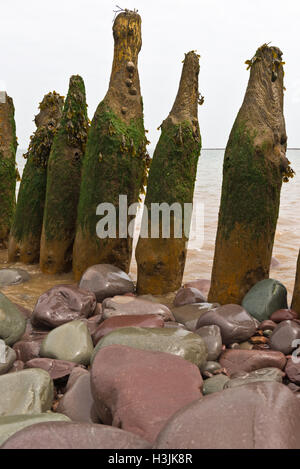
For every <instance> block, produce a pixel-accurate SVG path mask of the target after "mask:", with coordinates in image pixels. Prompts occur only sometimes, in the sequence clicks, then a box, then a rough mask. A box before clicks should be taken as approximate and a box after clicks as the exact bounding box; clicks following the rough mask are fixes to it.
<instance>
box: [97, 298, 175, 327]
mask: <svg viewBox="0 0 300 469" xmlns="http://www.w3.org/2000/svg"><path fill="white" fill-rule="evenodd" d="M102 311H103V319H109V318H112V317H113V316H125V315H129V316H133V315H134V316H136V315H138V316H140V315H144V314H155V315H158V316H161V317H162V318H163V320H164V321H174V316H173V314H172V313H171V311H170V310H169V308H168V307H167V306H166V305H163V304H160V303H158V302H156V301H149V300H147V299H145V298H139V297H134V296H127V295H126V296H125V295H123V296H120V295H119V296H114V297H113V298H106V299H105V300H104V301H103V303H102Z"/></svg>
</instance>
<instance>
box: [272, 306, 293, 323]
mask: <svg viewBox="0 0 300 469" xmlns="http://www.w3.org/2000/svg"><path fill="white" fill-rule="evenodd" d="M270 319H271V321H274V322H276V323H277V324H278V323H280V322H282V321H292V320H293V319H298V314H297V313H296V311H293V310H292V309H279V310H278V311H275V313H273V314H272V316H271V317H270Z"/></svg>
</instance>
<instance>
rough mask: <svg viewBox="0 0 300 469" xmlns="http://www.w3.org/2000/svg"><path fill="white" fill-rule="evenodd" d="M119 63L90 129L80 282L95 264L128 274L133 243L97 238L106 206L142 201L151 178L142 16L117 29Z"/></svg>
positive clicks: (78, 242) (123, 20) (130, 16)
mask: <svg viewBox="0 0 300 469" xmlns="http://www.w3.org/2000/svg"><path fill="white" fill-rule="evenodd" d="M113 36H114V43H115V44H114V59H113V65H112V72H111V77H110V83H109V89H108V92H107V94H106V96H105V98H104V100H103V101H102V102H101V103H100V104H99V106H98V108H97V110H96V113H95V115H94V118H93V121H92V123H91V128H90V130H89V135H88V141H87V147H86V152H85V155H84V158H83V167H82V181H81V188H80V199H79V205H78V218H77V231H76V238H75V243H74V250H73V272H74V275H75V279H77V280H78V279H79V278H80V277H81V275H82V273H83V272H84V271H85V270H86V269H87V268H88V267H89V266H91V265H93V264H97V263H108V264H113V265H116V266H117V267H119V268H121V269H123V270H124V271H126V272H128V270H129V266H130V260H131V255H132V239H131V238H130V237H129V236H128V237H127V238H122V237H121V236H120V237H119V226H118V210H117V230H116V231H117V233H116V238H114V239H112V238H105V239H100V238H98V237H97V234H96V224H97V222H98V221H99V216H97V215H96V208H97V206H98V205H99V204H101V203H112V204H113V205H114V206H115V207H116V209H117V208H118V204H119V195H126V196H127V200H128V205H130V204H132V203H136V202H138V199H139V196H140V193H141V191H142V190H143V186H144V185H145V181H146V176H147V165H148V163H149V156H148V154H147V151H146V145H147V143H148V142H147V139H146V137H145V129H144V122H143V104H142V97H141V92H140V82H139V75H138V69H137V63H138V54H139V51H140V49H141V44H142V39H141V18H140V16H139V15H138V14H137V13H136V12H132V11H128V10H126V11H125V12H123V13H120V14H119V15H118V16H117V18H116V20H115V22H114V25H113Z"/></svg>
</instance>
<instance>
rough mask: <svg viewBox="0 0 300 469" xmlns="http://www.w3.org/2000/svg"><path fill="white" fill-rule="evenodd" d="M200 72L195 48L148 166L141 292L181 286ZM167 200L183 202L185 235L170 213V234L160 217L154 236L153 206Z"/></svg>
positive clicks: (194, 159)
mask: <svg viewBox="0 0 300 469" xmlns="http://www.w3.org/2000/svg"><path fill="white" fill-rule="evenodd" d="M198 76H199V56H198V55H197V54H196V53H195V52H194V51H192V52H189V53H188V54H186V56H185V60H184V65H183V70H182V75H181V80H180V85H179V90H178V94H177V97H176V100H175V103H174V105H173V108H172V110H171V112H170V114H169V116H168V117H167V119H166V120H165V121H164V122H163V124H162V126H161V136H160V139H159V142H158V144H157V146H156V149H155V152H154V156H153V160H152V163H151V167H150V172H149V178H148V188H147V195H146V199H145V206H146V208H147V210H148V225H149V226H148V234H149V238H143V237H140V238H139V241H138V245H137V249H136V259H137V265H138V281H137V289H138V292H139V293H152V294H163V293H168V292H171V291H175V290H177V289H178V288H179V287H180V286H181V282H182V276H183V272H184V266H185V260H186V252H187V242H188V236H187V234H188V231H189V223H185V229H184V218H183V214H184V204H192V202H193V194H194V184H195V179H196V173H197V163H198V158H199V154H200V150H201V137H200V130H199V124H198V104H200V103H201V98H200V95H199V91H198ZM199 99H200V102H199ZM164 202H166V203H167V204H169V206H171V205H172V204H174V203H178V204H180V207H181V210H182V218H181V217H180V215H179V220H178V222H179V225H181V227H182V236H181V237H178V238H175V237H174V222H175V220H174V219H175V218H176V217H175V216H174V214H173V213H171V219H170V223H171V226H170V235H171V238H170V239H167V238H163V237H162V220H160V221H159V227H158V232H159V238H150V236H151V225H152V229H153V228H154V227H153V219H152V220H151V204H152V203H159V204H161V203H164ZM151 221H152V223H151ZM187 225H188V226H187ZM175 234H176V233H175ZM178 235H180V233H178Z"/></svg>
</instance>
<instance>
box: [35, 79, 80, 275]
mask: <svg viewBox="0 0 300 469" xmlns="http://www.w3.org/2000/svg"><path fill="white" fill-rule="evenodd" d="M88 126H89V123H88V116H87V105H86V96H85V86H84V82H83V79H82V78H81V77H80V76H78V75H74V76H72V77H71V78H70V84H69V91H68V95H67V98H66V101H65V106H64V110H63V115H62V118H61V123H60V126H59V129H58V131H57V133H56V135H55V137H54V140H53V144H52V147H51V153H50V156H49V162H48V173H47V191H46V202H45V210H44V221H43V230H42V238H41V251H40V267H41V270H42V271H43V272H45V273H49V274H55V273H60V272H68V271H69V270H71V269H72V249H73V242H74V238H75V227H76V216H77V205H78V199H79V191H80V180H81V163H82V157H83V155H84V151H85V146H86V140H87V134H88Z"/></svg>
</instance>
